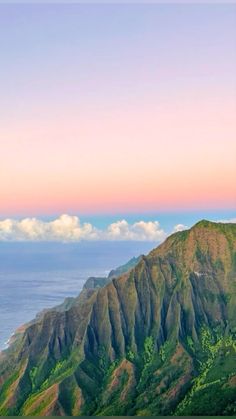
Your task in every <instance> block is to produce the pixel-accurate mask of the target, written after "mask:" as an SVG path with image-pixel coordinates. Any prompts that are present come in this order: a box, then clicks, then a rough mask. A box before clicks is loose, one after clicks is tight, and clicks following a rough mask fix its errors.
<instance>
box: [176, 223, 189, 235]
mask: <svg viewBox="0 0 236 419" xmlns="http://www.w3.org/2000/svg"><path fill="white" fill-rule="evenodd" d="M188 229H189V227H188V226H185V225H184V224H176V225H175V226H174V228H173V233H177V232H178V231H184V230H188Z"/></svg>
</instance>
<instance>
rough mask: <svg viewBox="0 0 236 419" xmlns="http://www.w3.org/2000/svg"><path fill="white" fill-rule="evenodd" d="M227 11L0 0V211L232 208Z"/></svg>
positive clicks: (234, 15)
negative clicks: (6, 0)
mask: <svg viewBox="0 0 236 419" xmlns="http://www.w3.org/2000/svg"><path fill="white" fill-rule="evenodd" d="M235 23H236V4H228V5H227V4H225V5H224V4H209V5H207V4H176V5H174V4H172V5H171V4H166V5H165V4H149V5H147V4H146V5H145V4H136V5H135V4H131V5H127V4H125V5H124V4H123V5H122V4H116V5H115V4H113V5H111V4H110V5H109V4H100V5H95V4H93V5H92V4H51V5H46V4H37V5H36V4H35V5H30V4H18V5H17V4H0V50H1V65H0V91H1V95H0V118H1V122H0V150H1V154H0V158H1V162H0V217H1V219H2V220H5V218H10V219H14V218H17V217H18V218H19V217H23V216H24V217H37V220H38V217H40V216H44V217H53V216H54V215H56V216H57V217H60V216H61V214H67V215H68V214H69V215H71V216H72V215H74V216H75V215H76V216H79V217H80V216H81V215H83V216H85V215H88V216H90V217H93V216H95V215H98V216H99V214H100V215H102V214H108V215H109V214H133V213H135V214H157V213H158V214H159V213H160V214H164V213H169V212H173V213H181V212H182V213H188V212H191V213H193V212H194V214H195V213H197V212H199V213H201V214H203V215H204V212H205V213H206V214H209V218H211V215H212V216H213V214H217V216H216V215H214V216H215V217H216V218H220V217H221V215H220V212H222V213H223V212H224V213H226V212H227V214H226V217H228V214H229V215H230V217H233V215H234V214H233V212H234V213H235V209H236V183H235V178H236V24H235ZM54 218H55V217H54ZM193 218H194V217H193ZM55 219H56V218H55ZM143 219H144V217H141V218H140V217H139V218H137V217H136V219H135V220H131V222H130V223H129V230H130V225H134V224H135V223H136V222H138V221H142V220H143ZM149 219H150V216H149ZM126 220H127V218H126ZM158 220H159V219H158ZM119 221H122V219H120V220H119ZM146 221H148V219H147V220H146ZM113 222H114V219H113V220H112V222H111V223H110V224H112V223H113ZM152 222H155V219H152ZM182 223H183V225H185V224H186V222H185V220H184V217H182ZM107 224H109V223H108V222H107ZM177 224H178V223H177ZM156 227H157V226H156ZM4 228H5V227H4ZM106 228H107V226H106ZM145 228H146V227H145ZM160 228H161V229H162V227H160ZM173 228H174V225H173ZM154 229H155V226H154ZM158 229H159V227H158V228H157V230H158ZM131 230H132V228H131ZM134 230H135V227H133V230H132V231H131V233H132V234H135V232H134ZM145 231H146V230H145ZM158 231H159V230H158ZM131 233H130V232H129V233H128V234H131ZM104 234H105V233H104ZM106 234H107V233H106ZM157 234H159V233H157Z"/></svg>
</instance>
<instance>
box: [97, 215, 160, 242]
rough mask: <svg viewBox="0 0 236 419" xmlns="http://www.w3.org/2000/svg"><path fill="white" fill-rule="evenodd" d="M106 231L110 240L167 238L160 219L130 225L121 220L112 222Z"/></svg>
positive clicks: (154, 239)
mask: <svg viewBox="0 0 236 419" xmlns="http://www.w3.org/2000/svg"><path fill="white" fill-rule="evenodd" d="M104 233H105V234H104V237H105V238H107V239H108V240H141V241H162V240H164V239H165V238H166V233H165V232H164V230H162V229H161V227H160V224H159V222H158V221H148V222H145V221H139V222H137V223H134V224H131V225H130V224H128V223H127V221H126V220H121V221H117V222H116V223H112V224H110V225H109V227H108V228H107V231H105V232H104Z"/></svg>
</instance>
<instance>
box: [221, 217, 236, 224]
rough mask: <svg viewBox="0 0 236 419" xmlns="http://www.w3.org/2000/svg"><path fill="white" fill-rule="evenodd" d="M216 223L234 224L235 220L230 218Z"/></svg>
mask: <svg viewBox="0 0 236 419" xmlns="http://www.w3.org/2000/svg"><path fill="white" fill-rule="evenodd" d="M218 223H224V224H227V223H233V224H234V223H236V218H230V219H229V220H218Z"/></svg>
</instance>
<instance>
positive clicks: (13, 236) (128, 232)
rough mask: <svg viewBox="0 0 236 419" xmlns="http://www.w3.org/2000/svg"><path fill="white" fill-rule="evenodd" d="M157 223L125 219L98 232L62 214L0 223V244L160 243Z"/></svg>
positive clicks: (77, 219) (160, 233)
mask: <svg viewBox="0 0 236 419" xmlns="http://www.w3.org/2000/svg"><path fill="white" fill-rule="evenodd" d="M166 236H167V235H166V233H165V232H164V230H162V229H161V227H160V224H159V222H158V221H148V222H144V221H139V222H136V223H134V224H129V223H128V222H127V221H126V220H121V221H117V222H115V223H112V224H110V225H109V226H108V227H107V228H106V229H105V230H99V229H97V228H95V227H94V226H93V225H92V224H90V223H81V222H80V219H79V218H78V217H76V216H71V215H66V214H63V215H61V216H60V217H58V218H57V219H55V220H53V221H42V220H39V219H37V218H24V219H22V220H14V219H6V220H3V221H0V241H64V242H69V241H80V240H138V241H156V242H161V241H163V240H164V239H165V238H166Z"/></svg>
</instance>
